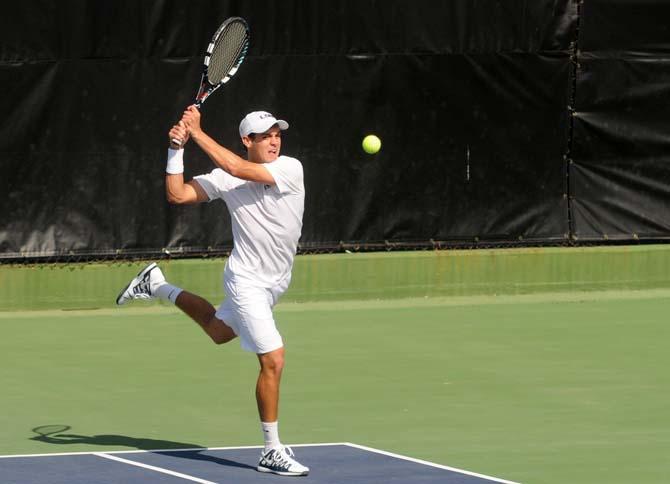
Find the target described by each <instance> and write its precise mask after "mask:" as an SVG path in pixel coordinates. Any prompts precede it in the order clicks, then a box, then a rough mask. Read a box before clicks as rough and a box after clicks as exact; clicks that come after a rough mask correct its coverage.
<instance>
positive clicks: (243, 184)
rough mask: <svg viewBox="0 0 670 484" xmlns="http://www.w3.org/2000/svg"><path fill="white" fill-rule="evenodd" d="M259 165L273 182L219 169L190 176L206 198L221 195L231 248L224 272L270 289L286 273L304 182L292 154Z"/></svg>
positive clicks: (299, 225)
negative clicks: (259, 181) (229, 223)
mask: <svg viewBox="0 0 670 484" xmlns="http://www.w3.org/2000/svg"><path fill="white" fill-rule="evenodd" d="M264 166H265V167H266V168H267V169H268V171H269V172H270V174H271V175H272V177H273V178H274V180H275V185H264V184H262V183H257V182H251V181H246V180H242V179H240V178H236V177H234V176H232V175H230V174H228V173H226V172H225V171H223V170H222V169H220V168H216V169H214V170H213V171H212V172H211V173H208V174H205V175H200V176H196V177H195V178H194V180H196V181H197V182H198V184H199V185H200V186H201V187H202V188H203V190H205V192H206V193H207V196H208V197H209V199H210V201H212V200H216V199H217V198H221V199H223V200H224V201H225V202H226V205H227V206H228V211H229V212H230V217H231V222H232V229H233V242H234V247H233V251H232V253H231V254H230V258H229V259H228V262H227V263H226V270H225V276H226V277H233V278H235V279H236V280H239V281H241V282H242V281H244V282H247V283H249V284H252V285H254V286H260V287H267V288H271V287H275V286H277V285H278V284H280V283H282V282H283V281H285V280H286V278H288V277H290V276H291V269H292V267H293V258H294V256H295V253H296V249H297V247H298V239H299V238H300V234H301V231H302V215H303V212H304V206H305V186H304V183H303V170H302V164H301V163H300V161H298V160H297V159H295V158H291V157H288V156H280V157H279V158H277V159H276V160H275V161H273V162H271V163H266V164H265V165H264Z"/></svg>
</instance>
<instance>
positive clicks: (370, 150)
mask: <svg viewBox="0 0 670 484" xmlns="http://www.w3.org/2000/svg"><path fill="white" fill-rule="evenodd" d="M381 147H382V140H380V139H379V138H377V137H376V136H375V135H374V134H369V135H367V136H366V137H365V138H363V151H365V152H366V153H367V154H369V155H374V154H375V153H377V152H378V151H379V149H380V148H381Z"/></svg>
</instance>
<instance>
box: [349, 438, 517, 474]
mask: <svg viewBox="0 0 670 484" xmlns="http://www.w3.org/2000/svg"><path fill="white" fill-rule="evenodd" d="M344 445H348V446H349V447H355V448H356V449H361V450H365V451H368V452H375V453H377V454H382V455H387V456H389V457H395V458H396V459H402V460H406V461H409V462H415V463H417V464H423V465H425V466H430V467H437V468H438V469H445V470H447V471H453V472H458V473H459V474H466V475H468V476H474V477H481V478H482V479H489V480H491V481H494V482H501V483H503V484H520V483H518V482H514V481H506V480H505V479H500V478H498V477H491V476H487V475H484V474H477V473H476V472H470V471H466V470H463V469H457V468H456V467H449V466H443V465H441V464H436V463H434V462H429V461H427V460H421V459H414V458H413V457H407V456H404V455H400V454H394V453H392V452H386V451H385V450H379V449H373V448H372V447H366V446H364V445H358V444H352V443H351V442H347V443H345V444H344Z"/></svg>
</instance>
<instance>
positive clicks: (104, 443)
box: [30, 425, 256, 470]
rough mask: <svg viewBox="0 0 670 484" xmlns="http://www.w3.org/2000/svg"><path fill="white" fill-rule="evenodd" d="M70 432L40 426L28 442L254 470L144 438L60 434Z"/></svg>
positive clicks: (189, 448) (188, 446) (186, 447)
mask: <svg viewBox="0 0 670 484" xmlns="http://www.w3.org/2000/svg"><path fill="white" fill-rule="evenodd" d="M46 428H50V431H49V432H44V431H43V430H40V429H46ZM69 429H70V427H69V426H67V425H63V426H57V425H49V426H45V425H43V426H40V427H35V428H34V429H32V431H33V432H34V433H36V434H37V435H35V436H34V437H30V440H34V441H37V442H44V443H46V444H55V445H72V444H84V445H99V446H101V447H118V446H121V447H130V448H135V449H139V450H144V451H147V452H151V453H153V454H163V455H169V456H171V457H178V458H180V459H190V460H198V461H207V462H213V463H215V464H219V465H222V466H227V467H240V468H244V469H254V470H255V469H256V468H255V467H253V466H250V465H248V464H244V463H242V462H236V461H232V460H229V459H223V458H221V457H216V456H213V455H208V454H205V453H203V452H205V451H207V448H206V447H203V446H202V445H198V444H191V443H186V442H175V441H172V440H160V439H148V438H143V437H129V436H127V435H115V434H100V435H80V434H70V433H63V432H65V431H67V430H69ZM51 430H56V431H51Z"/></svg>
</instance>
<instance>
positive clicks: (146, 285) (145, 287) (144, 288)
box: [133, 271, 151, 298]
mask: <svg viewBox="0 0 670 484" xmlns="http://www.w3.org/2000/svg"><path fill="white" fill-rule="evenodd" d="M150 282H151V271H149V272H147V273H146V274H144V276H143V277H142V280H140V281H138V283H137V284H135V286H134V287H133V295H134V296H135V297H139V298H141V297H147V296H151V286H150Z"/></svg>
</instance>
